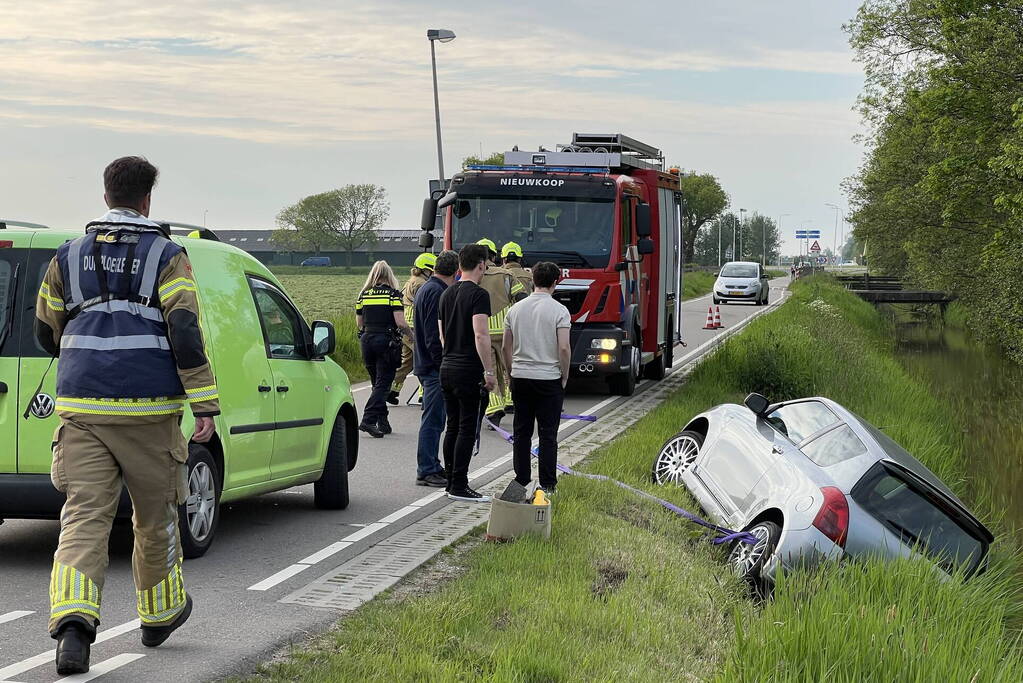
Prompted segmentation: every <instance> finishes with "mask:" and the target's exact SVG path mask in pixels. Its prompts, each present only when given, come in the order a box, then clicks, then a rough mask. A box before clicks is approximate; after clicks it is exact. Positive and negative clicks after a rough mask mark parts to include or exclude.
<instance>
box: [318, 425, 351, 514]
mask: <svg viewBox="0 0 1023 683" xmlns="http://www.w3.org/2000/svg"><path fill="white" fill-rule="evenodd" d="M347 429H348V425H347V424H346V423H345V418H344V416H343V415H338V416H337V417H336V418H335V419H334V428H333V429H332V430H331V431H330V441H329V442H328V443H327V457H326V460H325V461H324V463H323V474H321V475H320V478H319V479H317V480H316V482H315V483H313V504H314V505H316V507H318V508H320V509H321V510H344V509H345V508H346V507H348V440H347Z"/></svg>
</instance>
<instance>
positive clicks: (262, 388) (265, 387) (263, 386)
mask: <svg viewBox="0 0 1023 683" xmlns="http://www.w3.org/2000/svg"><path fill="white" fill-rule="evenodd" d="M256 388H257V389H259V391H260V393H263V392H265V391H270V385H269V384H260V385H259V386H258V387H256Z"/></svg>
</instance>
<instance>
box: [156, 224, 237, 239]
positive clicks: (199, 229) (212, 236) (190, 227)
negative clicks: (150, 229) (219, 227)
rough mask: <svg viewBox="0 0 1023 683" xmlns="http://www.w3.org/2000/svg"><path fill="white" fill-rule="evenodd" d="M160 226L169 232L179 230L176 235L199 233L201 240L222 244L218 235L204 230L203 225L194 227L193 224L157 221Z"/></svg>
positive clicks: (207, 229)
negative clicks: (183, 232) (174, 229)
mask: <svg viewBox="0 0 1023 683" xmlns="http://www.w3.org/2000/svg"><path fill="white" fill-rule="evenodd" d="M157 223H159V224H160V225H163V226H166V227H167V230H168V231H170V230H171V229H173V228H177V230H178V232H177V233H176V234H179V235H180V234H181V233H182V231H185V232H186V233H192V232H197V233H199V239H202V240H210V241H211V242H220V241H221V240H220V238H219V237H217V233H215V232H213V231H212V230H210V229H209V228H204V227H203V226H201V225H192V224H191V223H179V222H177V221H157Z"/></svg>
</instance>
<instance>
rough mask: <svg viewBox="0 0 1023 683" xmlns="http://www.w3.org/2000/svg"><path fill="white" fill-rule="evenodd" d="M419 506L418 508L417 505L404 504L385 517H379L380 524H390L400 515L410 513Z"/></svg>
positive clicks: (399, 517) (400, 516)
mask: <svg viewBox="0 0 1023 683" xmlns="http://www.w3.org/2000/svg"><path fill="white" fill-rule="evenodd" d="M419 508H420V506H419V505H406V506H405V507H403V508H399V509H397V510H395V511H394V512H392V513H391V514H389V515H387V516H386V517H384V518H383V519H381V520H380V523H381V524H391V523H393V522H397V521H398V520H399V519H401V518H402V517H404V516H406V515H411V514H412V513H413V512H415V511H416V510H418V509H419Z"/></svg>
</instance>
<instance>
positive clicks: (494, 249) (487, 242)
mask: <svg viewBox="0 0 1023 683" xmlns="http://www.w3.org/2000/svg"><path fill="white" fill-rule="evenodd" d="M476 244H482V245H483V246H485V247H486V248H487V249H489V250H490V253H491V254H497V245H496V244H494V240H491V239H487V238H486V237H484V238H483V239H481V240H480V241H479V242H477V243H476Z"/></svg>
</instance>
